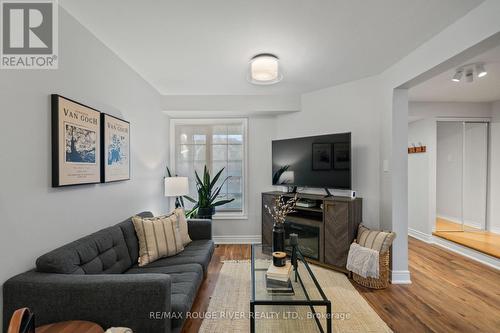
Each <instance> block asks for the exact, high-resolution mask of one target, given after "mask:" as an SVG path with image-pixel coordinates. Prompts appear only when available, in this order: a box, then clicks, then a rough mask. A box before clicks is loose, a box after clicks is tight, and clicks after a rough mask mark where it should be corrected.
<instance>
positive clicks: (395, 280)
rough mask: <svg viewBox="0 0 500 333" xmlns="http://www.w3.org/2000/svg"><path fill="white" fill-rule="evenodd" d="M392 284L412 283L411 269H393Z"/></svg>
mask: <svg viewBox="0 0 500 333" xmlns="http://www.w3.org/2000/svg"><path fill="white" fill-rule="evenodd" d="M391 283H392V284H411V279H410V271H391Z"/></svg>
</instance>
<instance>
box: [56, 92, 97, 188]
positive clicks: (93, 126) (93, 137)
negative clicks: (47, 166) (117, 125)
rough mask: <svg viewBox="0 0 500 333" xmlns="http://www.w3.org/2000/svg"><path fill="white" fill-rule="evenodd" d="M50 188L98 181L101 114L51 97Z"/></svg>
mask: <svg viewBox="0 0 500 333" xmlns="http://www.w3.org/2000/svg"><path fill="white" fill-rule="evenodd" d="M51 98H52V186H53V187H60V186H70V185H82V184H95V183H99V182H100V181H101V113H100V112H99V111H97V110H95V109H93V108H91V107H88V106H86V105H83V104H81V103H78V102H75V101H73V100H71V99H69V98H65V97H63V96H60V95H56V94H54V95H52V96H51Z"/></svg>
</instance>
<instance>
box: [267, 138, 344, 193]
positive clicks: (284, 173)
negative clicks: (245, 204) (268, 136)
mask: <svg viewBox="0 0 500 333" xmlns="http://www.w3.org/2000/svg"><path fill="white" fill-rule="evenodd" d="M272 149H273V185H284V186H304V187H317V188H334V189H351V133H340V134H328V135H318V136H309V137H304V138H294V139H286V140H274V141H273V147H272Z"/></svg>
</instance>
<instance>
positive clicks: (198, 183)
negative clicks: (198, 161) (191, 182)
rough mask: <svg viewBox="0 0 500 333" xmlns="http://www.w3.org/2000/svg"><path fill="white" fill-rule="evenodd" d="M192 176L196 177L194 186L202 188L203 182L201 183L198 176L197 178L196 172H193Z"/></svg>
mask: <svg viewBox="0 0 500 333" xmlns="http://www.w3.org/2000/svg"><path fill="white" fill-rule="evenodd" d="M194 175H195V176H196V185H197V186H202V185H203V182H202V181H201V179H200V176H198V172H197V171H196V170H195V171H194Z"/></svg>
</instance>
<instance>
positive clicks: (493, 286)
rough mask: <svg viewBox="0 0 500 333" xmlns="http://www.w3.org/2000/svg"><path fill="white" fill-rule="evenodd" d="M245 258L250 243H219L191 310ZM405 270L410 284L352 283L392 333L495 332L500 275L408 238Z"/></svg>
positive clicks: (195, 324)
mask: <svg viewBox="0 0 500 333" xmlns="http://www.w3.org/2000/svg"><path fill="white" fill-rule="evenodd" d="M245 259H250V246H249V245H218V246H217V247H216V249H215V253H214V256H213V258H212V261H211V262H210V265H209V268H208V274H207V277H206V278H205V280H204V281H203V283H202V286H201V289H200V292H199V294H198V297H197V298H196V300H195V303H194V305H193V308H192V311H200V312H203V311H206V310H207V308H208V304H209V302H210V296H211V295H212V293H213V290H214V288H215V285H216V283H217V279H218V276H219V272H220V269H221V267H222V261H224V260H245ZM409 269H410V272H411V279H412V284H411V285H390V286H389V288H387V289H384V290H371V289H368V288H364V287H361V286H359V285H357V284H356V283H354V282H352V283H353V285H354V286H355V287H356V289H357V290H358V291H359V292H360V294H361V295H363V297H364V298H365V299H366V300H367V301H368V303H370V305H371V306H372V307H373V309H374V310H375V311H376V312H377V313H378V314H379V316H380V317H381V318H382V319H383V320H384V321H385V322H386V323H387V324H388V325H389V326H390V327H391V328H392V330H393V331H394V332H403V333H411V332H436V333H440V332H474V333H479V332H487V333H490V332H500V271H497V270H495V269H493V268H490V267H488V266H485V265H482V264H480V263H478V262H476V261H473V260H471V259H468V258H466V257H462V256H460V255H458V254H456V253H453V252H450V251H447V250H444V249H442V248H440V247H438V246H436V245H430V244H427V243H424V242H421V241H418V240H416V239H414V238H411V237H410V238H409ZM333 306H334V308H335V305H333ZM201 322H202V320H201V319H188V320H187V321H186V323H185V325H184V329H183V332H184V333H191V332H198V330H199V328H200V325H201Z"/></svg>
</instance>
